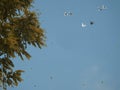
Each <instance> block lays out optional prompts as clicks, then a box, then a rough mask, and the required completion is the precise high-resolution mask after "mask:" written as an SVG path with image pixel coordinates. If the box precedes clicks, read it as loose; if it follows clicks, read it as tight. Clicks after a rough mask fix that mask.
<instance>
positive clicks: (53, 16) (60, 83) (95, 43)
mask: <svg viewBox="0 0 120 90" xmlns="http://www.w3.org/2000/svg"><path fill="white" fill-rule="evenodd" d="M101 5H105V6H107V8H108V9H106V10H103V11H98V7H99V6H101ZM34 9H35V10H37V12H41V13H42V14H41V16H40V18H39V20H40V22H41V27H42V28H43V29H44V30H45V32H46V37H47V41H46V43H47V47H44V48H42V49H38V48H34V47H29V48H28V52H29V53H30V54H31V55H32V58H31V60H30V61H28V60H25V61H21V60H20V59H19V58H17V59H16V60H15V64H16V69H23V70H25V73H23V78H24V82H22V83H20V85H19V86H18V87H15V88H10V90H120V77H119V76H120V70H119V68H120V65H119V64H120V30H119V29H120V17H119V16H120V13H119V9H120V0H35V3H34ZM69 11H70V12H72V13H73V15H72V16H64V12H69ZM90 21H93V22H94V24H93V25H90ZM82 22H84V23H85V24H86V25H87V26H86V27H85V28H83V27H81V23H82Z"/></svg>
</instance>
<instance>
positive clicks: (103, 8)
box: [98, 5, 107, 11]
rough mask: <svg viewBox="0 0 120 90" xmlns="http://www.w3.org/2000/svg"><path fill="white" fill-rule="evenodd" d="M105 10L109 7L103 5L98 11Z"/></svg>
mask: <svg viewBox="0 0 120 90" xmlns="http://www.w3.org/2000/svg"><path fill="white" fill-rule="evenodd" d="M105 9H107V7H106V6H105V5H102V6H100V7H98V11H103V10H105Z"/></svg>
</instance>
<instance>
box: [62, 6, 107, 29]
mask: <svg viewBox="0 0 120 90" xmlns="http://www.w3.org/2000/svg"><path fill="white" fill-rule="evenodd" d="M105 9H107V7H106V6H105V5H102V6H100V7H98V11H103V10H105ZM72 15H73V13H72V12H64V16H72ZM93 24H94V22H93V21H90V25H93ZM86 26H87V25H86V24H85V23H83V22H82V23H81V27H83V28H84V27H86Z"/></svg>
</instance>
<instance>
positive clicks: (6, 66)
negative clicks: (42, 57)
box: [0, 0, 45, 89]
mask: <svg viewBox="0 0 120 90" xmlns="http://www.w3.org/2000/svg"><path fill="white" fill-rule="evenodd" d="M32 2H33V0H0V65H1V67H0V81H1V82H3V85H2V86H3V87H4V88H5V89H6V87H7V86H17V85H18V82H21V81H22V78H21V73H22V72H23V70H16V71H13V68H14V64H13V61H12V60H11V59H13V58H15V57H16V56H17V55H18V56H19V57H20V58H21V60H24V58H23V56H25V57H27V58H28V59H30V57H31V56H30V54H29V53H28V52H27V50H26V49H27V47H28V45H32V46H35V47H37V46H38V47H39V48H41V47H42V46H45V34H44V30H43V29H42V28H41V26H40V23H39V21H38V18H37V14H36V12H34V11H31V10H30V7H31V6H32Z"/></svg>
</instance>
